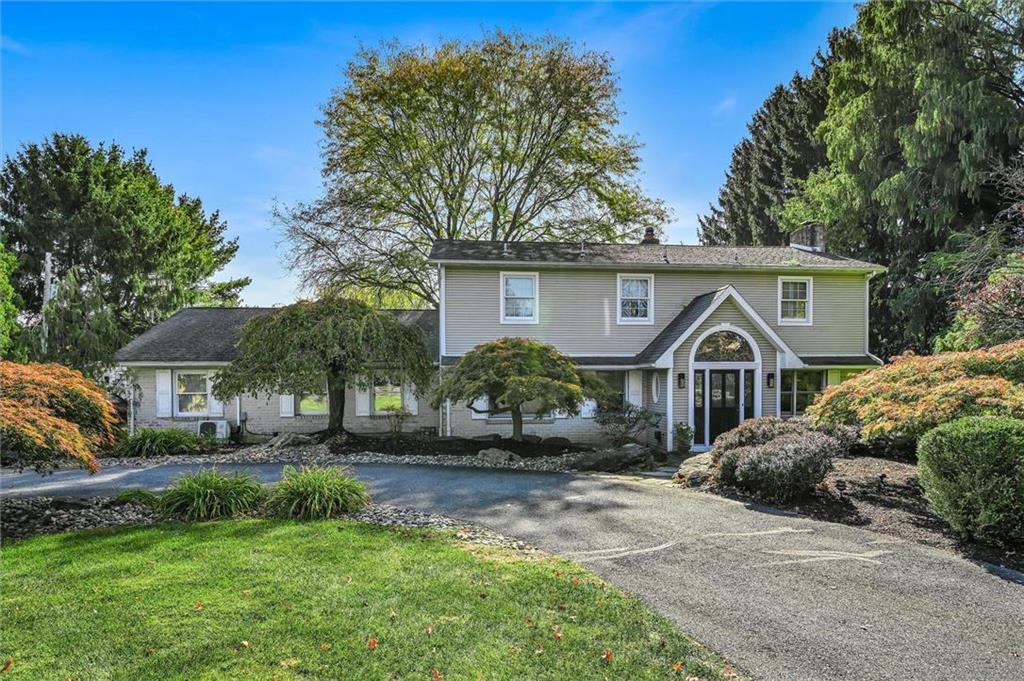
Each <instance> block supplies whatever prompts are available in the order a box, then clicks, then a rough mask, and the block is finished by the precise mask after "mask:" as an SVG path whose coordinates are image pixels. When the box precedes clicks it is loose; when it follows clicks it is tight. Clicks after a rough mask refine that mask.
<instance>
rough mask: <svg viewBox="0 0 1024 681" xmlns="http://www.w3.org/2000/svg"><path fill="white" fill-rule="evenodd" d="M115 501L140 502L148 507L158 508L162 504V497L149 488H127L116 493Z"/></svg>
mask: <svg viewBox="0 0 1024 681" xmlns="http://www.w3.org/2000/svg"><path fill="white" fill-rule="evenodd" d="M114 503H116V504H138V505H140V506H146V507H147V508H158V507H159V506H160V497H159V496H157V495H156V494H153V493H152V492H150V491H149V490H148V489H141V488H135V489H126V490H121V491H120V492H118V493H117V494H115V495H114Z"/></svg>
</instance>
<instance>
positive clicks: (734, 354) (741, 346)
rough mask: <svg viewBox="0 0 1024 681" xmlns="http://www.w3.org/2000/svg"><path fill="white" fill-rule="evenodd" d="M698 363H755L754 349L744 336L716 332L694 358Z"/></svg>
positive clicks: (703, 344) (731, 332) (705, 341)
mask: <svg viewBox="0 0 1024 681" xmlns="http://www.w3.org/2000/svg"><path fill="white" fill-rule="evenodd" d="M694 360H695V361H697V362H753V361H754V349H753V348H751V347H750V343H748V342H747V339H746V338H744V337H743V336H741V335H739V334H738V333H735V332H734V331H716V332H715V333H713V334H711V335H710V336H708V337H707V338H705V339H704V342H703V343H701V344H700V347H699V348H697V354H696V356H695V357H694Z"/></svg>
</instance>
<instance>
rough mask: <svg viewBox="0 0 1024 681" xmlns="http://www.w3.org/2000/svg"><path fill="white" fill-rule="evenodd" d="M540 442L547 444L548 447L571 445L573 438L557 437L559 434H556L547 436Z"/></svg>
mask: <svg viewBox="0 0 1024 681" xmlns="http://www.w3.org/2000/svg"><path fill="white" fill-rule="evenodd" d="M540 443H541V444H542V445H546V446H548V447H571V446H572V440H570V439H569V438H567V437H557V436H555V437H546V438H544V439H543V440H541V441H540Z"/></svg>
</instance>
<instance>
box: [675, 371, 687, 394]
mask: <svg viewBox="0 0 1024 681" xmlns="http://www.w3.org/2000/svg"><path fill="white" fill-rule="evenodd" d="M676 385H677V386H678V387H679V389H680V390H684V389H685V388H686V374H684V373H680V374H678V376H677V377H676Z"/></svg>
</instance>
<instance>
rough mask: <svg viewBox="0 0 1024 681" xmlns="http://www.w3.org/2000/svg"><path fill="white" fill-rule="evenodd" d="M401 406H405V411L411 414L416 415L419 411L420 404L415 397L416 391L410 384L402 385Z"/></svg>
mask: <svg viewBox="0 0 1024 681" xmlns="http://www.w3.org/2000/svg"><path fill="white" fill-rule="evenodd" d="M402 406H403V407H404V408H405V410H406V411H407V412H409V413H410V414H412V415H413V416H416V415H417V414H419V413H420V412H419V409H420V405H419V402H418V400H417V399H416V391H415V390H414V389H413V386H412V385H410V384H406V385H403V386H402Z"/></svg>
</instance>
